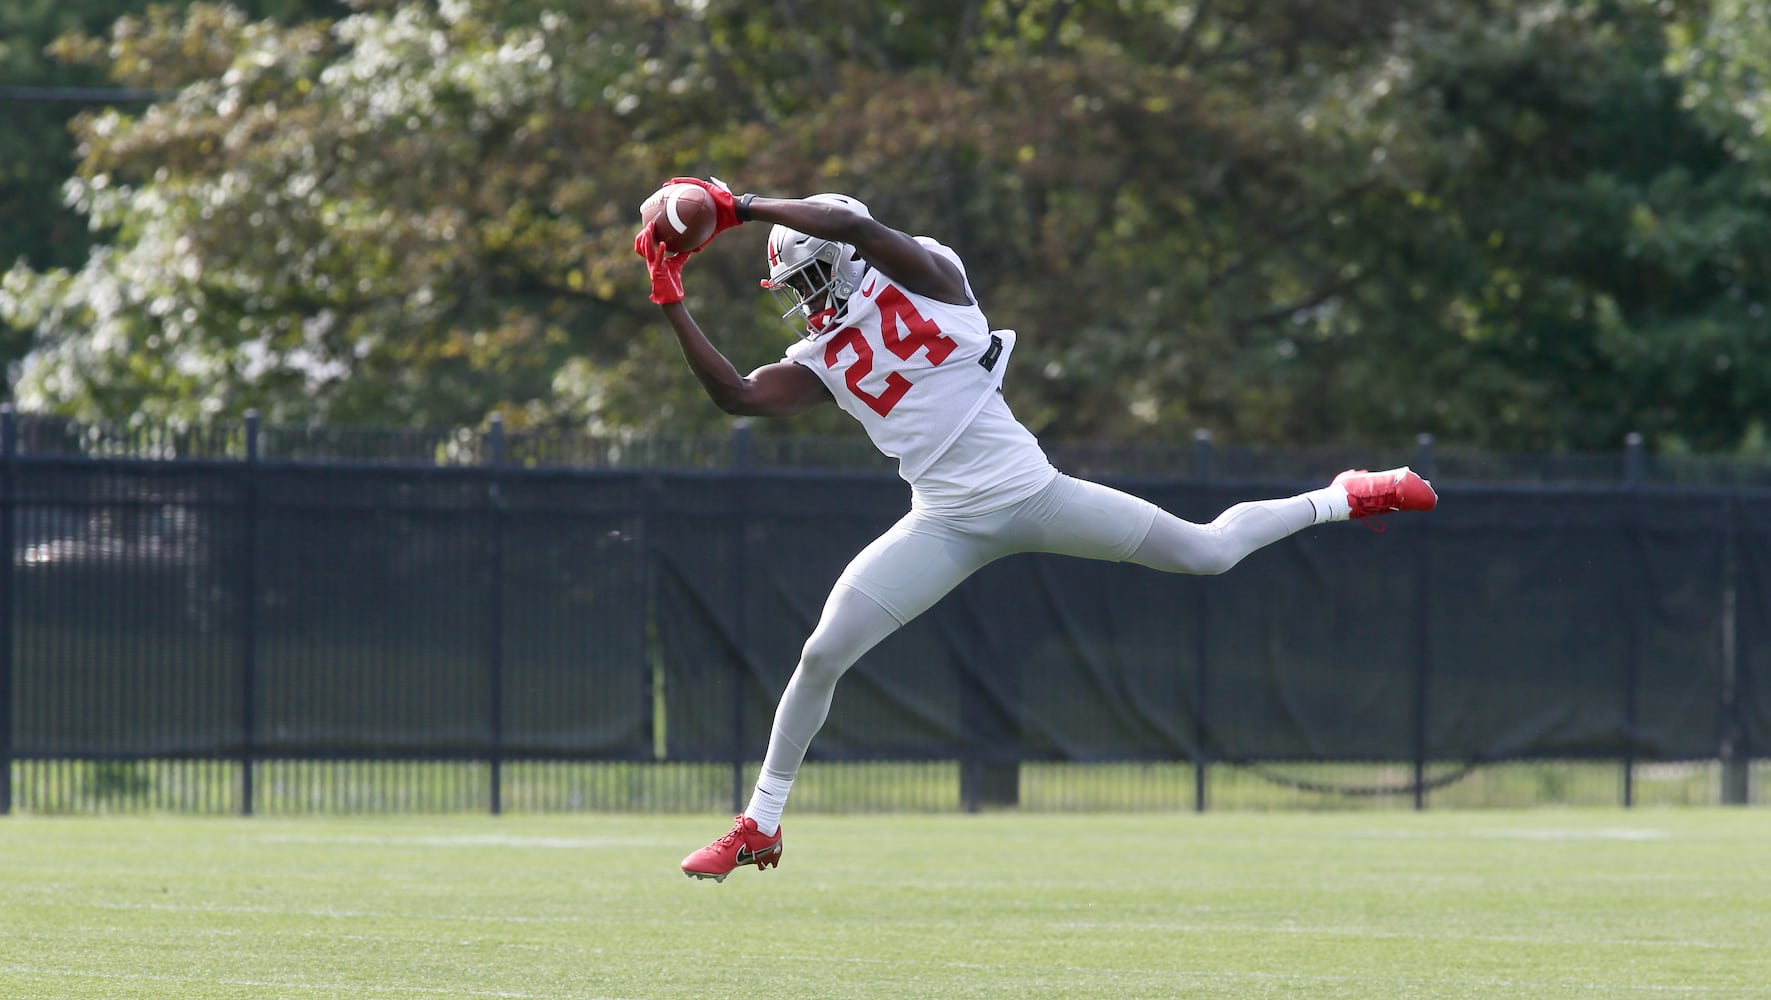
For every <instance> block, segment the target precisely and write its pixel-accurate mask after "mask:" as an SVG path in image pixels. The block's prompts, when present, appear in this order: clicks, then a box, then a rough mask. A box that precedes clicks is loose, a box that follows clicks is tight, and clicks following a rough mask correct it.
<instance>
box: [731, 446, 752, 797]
mask: <svg viewBox="0 0 1771 1000" xmlns="http://www.w3.org/2000/svg"><path fill="white" fill-rule="evenodd" d="M750 464H751V463H750V421H748V420H739V421H738V422H737V423H735V424H734V425H733V426H732V472H733V475H734V478H735V482H734V483H733V484H732V487H733V488H732V496H733V498H734V500H735V507H736V510H735V511H734V513H735V514H736V515H737V516H736V517H735V518H733V523H734V524H735V525H736V535H737V537H736V538H735V539H734V540H733V545H732V567H731V580H732V584H733V586H732V614H733V619H732V643H733V646H734V647H735V649H736V652H737V655H736V656H735V657H734V658H733V660H732V811H733V812H734V813H738V812H743V811H744V806H745V798H746V796H745V792H746V789H745V787H744V755H745V753H746V747H745V745H744V687H745V684H744V681H745V669H744V665H745V660H747V659H748V658H749V656H750V599H749V593H748V590H749V588H748V586H747V585H746V574H747V573H748V572H749V569H748V563H749V561H750V560H749V559H748V558H747V557H746V550H747V549H748V548H749V539H750Z"/></svg>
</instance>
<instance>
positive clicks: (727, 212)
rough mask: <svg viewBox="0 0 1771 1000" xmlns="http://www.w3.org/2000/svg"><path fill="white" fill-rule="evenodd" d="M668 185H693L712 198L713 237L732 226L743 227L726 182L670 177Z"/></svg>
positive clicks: (736, 202)
mask: <svg viewBox="0 0 1771 1000" xmlns="http://www.w3.org/2000/svg"><path fill="white" fill-rule="evenodd" d="M669 183H671V184H693V185H695V186H696V187H698V188H702V189H703V190H705V191H706V192H707V193H708V195H709V196H711V197H712V198H713V212H714V223H713V236H718V235H719V234H721V233H723V232H725V231H726V230H728V229H731V228H732V227H733V226H738V225H743V220H742V219H739V218H738V200H737V199H736V198H733V197H732V189H731V188H729V187H726V182H725V181H722V180H720V179H719V178H718V177H715V178H713V179H712V180H711V181H704V180H702V179H701V178H699V177H672V178H671V179H670V182H669ZM713 236H709V237H708V238H707V243H711V242H713ZM707 243H703V244H701V246H700V247H696V248H695V249H694V250H691V251H689V252H690V253H695V252H697V251H699V250H700V249H701V247H704V246H706V245H707Z"/></svg>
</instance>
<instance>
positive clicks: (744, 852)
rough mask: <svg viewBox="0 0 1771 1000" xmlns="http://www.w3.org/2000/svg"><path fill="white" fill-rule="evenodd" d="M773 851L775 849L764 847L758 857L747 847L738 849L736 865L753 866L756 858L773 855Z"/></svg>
mask: <svg viewBox="0 0 1771 1000" xmlns="http://www.w3.org/2000/svg"><path fill="white" fill-rule="evenodd" d="M775 850H776V849H775V848H774V847H766V848H764V849H763V852H762V854H761V855H758V854H757V853H756V852H755V851H753V850H751V849H750V848H748V847H740V848H738V864H741V865H753V864H755V863H756V859H757V858H758V857H764V856H767V855H770V854H773V853H775Z"/></svg>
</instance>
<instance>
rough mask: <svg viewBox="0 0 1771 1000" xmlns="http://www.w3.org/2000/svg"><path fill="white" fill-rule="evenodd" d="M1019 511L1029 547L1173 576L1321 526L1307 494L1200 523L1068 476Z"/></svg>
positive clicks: (1218, 566) (1231, 561)
mask: <svg viewBox="0 0 1771 1000" xmlns="http://www.w3.org/2000/svg"><path fill="white" fill-rule="evenodd" d="M1019 513H1020V516H1019V517H1018V518H1017V519H1016V523H1015V526H1016V530H1017V531H1020V532H1024V533H1029V534H1030V535H1031V537H1029V538H1027V539H1026V547H1027V548H1029V549H1033V550H1036V551H1042V552H1055V553H1057V554H1059V555H1071V556H1080V557H1082V558H1086V559H1113V560H1118V561H1124V562H1134V563H1137V564H1139V565H1141V566H1148V567H1150V568H1152V569H1158V570H1162V571H1164V572H1167V573H1200V574H1206V573H1222V572H1224V571H1225V570H1227V569H1229V568H1230V567H1231V566H1234V565H1236V563H1238V562H1240V561H1241V560H1242V559H1243V557H1245V556H1247V555H1248V554H1249V553H1250V552H1253V551H1254V550H1256V549H1258V548H1261V547H1262V546H1264V545H1271V544H1272V543H1274V542H1276V541H1278V540H1279V539H1281V538H1284V537H1285V536H1287V535H1290V534H1293V533H1295V532H1298V531H1301V530H1303V529H1304V528H1307V527H1309V526H1310V525H1312V524H1315V523H1317V509H1316V506H1315V505H1314V504H1313V503H1312V501H1311V499H1310V498H1309V497H1308V496H1307V495H1303V496H1295V497H1286V498H1284V499H1277V500H1259V501H1254V502H1250V503H1240V504H1237V505H1236V506H1234V507H1231V508H1230V509H1229V510H1226V511H1224V512H1223V513H1222V514H1220V515H1218V517H1217V518H1216V519H1215V520H1213V521H1212V522H1211V523H1210V524H1198V523H1195V522H1193V521H1188V520H1185V519H1183V518H1180V517H1176V516H1175V515H1173V514H1170V513H1169V512H1167V511H1165V510H1163V509H1162V508H1160V507H1158V506H1156V505H1155V504H1153V503H1151V502H1150V501H1148V500H1145V499H1143V498H1141V497H1135V496H1132V495H1131V494H1129V493H1124V492H1121V491H1120V490H1116V489H1113V488H1112V487H1109V486H1103V485H1101V484H1100V483H1094V482H1090V481H1088V480H1086V479H1075V478H1072V477H1069V476H1059V477H1058V478H1057V479H1056V480H1054V481H1053V482H1052V485H1051V486H1049V487H1047V488H1046V490H1045V491H1044V492H1042V493H1040V494H1039V495H1037V496H1035V497H1033V498H1032V499H1030V500H1028V501H1027V503H1026V504H1025V505H1023V509H1022V510H1021V511H1020V512H1019Z"/></svg>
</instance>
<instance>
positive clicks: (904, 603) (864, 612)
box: [682, 513, 995, 881]
mask: <svg viewBox="0 0 1771 1000" xmlns="http://www.w3.org/2000/svg"><path fill="white" fill-rule="evenodd" d="M993 553H994V543H993V541H992V540H991V539H990V538H988V537H987V536H984V537H979V536H971V535H968V534H967V533H966V532H964V531H958V530H953V529H951V528H950V527H949V526H947V525H946V524H945V523H944V522H941V521H940V520H938V519H931V518H925V517H921V516H919V515H917V514H914V513H913V514H910V515H907V516H906V517H905V518H904V519H903V520H901V521H899V522H898V524H896V525H894V526H893V527H892V529H891V530H889V531H887V532H886V533H885V534H884V535H881V536H880V537H879V538H877V539H875V540H874V541H873V542H872V544H870V545H868V546H867V548H866V549H863V550H862V552H861V554H860V555H858V556H856V557H855V559H854V560H853V561H852V562H851V563H850V564H849V566H848V568H847V569H846V570H845V571H844V572H843V575H842V577H841V578H840V579H839V580H838V581H837V584H836V586H835V587H834V588H833V589H832V590H831V593H830V596H829V597H828V598H827V599H826V600H825V604H824V611H823V614H822V615H821V616H820V617H819V619H818V625H817V627H816V628H814V629H813V630H812V634H811V636H810V637H809V638H808V639H807V640H806V643H805V646H804V648H803V649H802V650H801V651H800V659H799V664H798V666H796V667H795V668H794V671H793V677H792V679H791V680H789V681H788V683H787V689H786V690H785V691H784V692H783V693H782V695H781V701H780V704H779V705H777V706H776V709H775V721H774V724H773V726H772V727H771V729H770V733H769V748H768V752H767V753H766V754H765V755H764V757H763V766H762V771H761V773H760V774H759V775H758V777H757V782H756V786H755V788H754V789H753V790H752V792H751V797H750V802H749V804H748V805H747V806H746V807H745V809H744V812H743V814H741V815H740V816H738V818H737V820H736V821H735V823H734V825H733V827H732V830H731V831H730V832H728V833H727V834H726V835H725V836H724V837H721V838H720V839H719V840H716V841H714V842H713V843H712V844H710V845H708V846H707V847H704V848H702V849H701V850H699V851H696V852H695V853H693V854H691V855H689V856H688V857H687V858H684V859H683V864H682V867H683V871H684V873H686V874H688V875H690V876H694V877H697V878H712V879H715V880H717V881H723V880H724V879H725V877H726V875H727V874H729V873H730V872H731V871H732V870H733V869H734V868H736V867H738V866H739V865H746V864H755V865H756V866H757V867H758V868H766V867H769V866H772V865H774V864H776V863H777V862H778V861H779V860H780V857H781V830H780V819H781V812H782V810H783V809H784V808H785V806H786V804H787V796H788V793H789V792H790V791H791V790H792V788H793V781H794V779H795V778H796V777H797V776H798V774H799V768H800V764H801V763H802V762H803V761H804V760H805V755H806V749H807V748H808V747H809V746H811V742H812V738H813V737H814V736H816V735H817V733H818V730H819V729H821V728H823V725H824V720H825V719H826V718H827V717H828V716H829V714H830V703H831V699H832V698H833V697H834V695H835V692H836V682H837V681H838V680H840V679H841V678H842V675H843V674H845V673H847V672H848V669H849V668H850V667H851V666H853V665H854V664H855V661H857V660H859V659H860V658H861V656H862V655H863V654H864V653H866V652H867V651H868V650H870V649H872V648H873V647H874V646H876V645H878V644H879V642H880V641H881V640H883V639H884V638H885V637H886V636H888V635H890V634H892V633H893V632H894V631H896V630H897V629H898V628H899V627H900V626H902V625H903V624H904V623H905V622H908V621H910V620H911V619H912V618H914V617H916V616H917V615H919V614H921V613H922V612H923V611H925V610H927V609H928V608H929V607H930V606H931V605H933V604H934V603H935V602H936V601H937V600H939V599H940V598H941V596H942V595H944V594H946V593H947V592H948V591H950V590H952V589H953V588H954V587H956V586H958V585H959V583H960V581H962V580H964V579H965V578H966V577H967V576H970V575H971V574H972V573H973V572H974V571H976V570H977V569H978V568H979V567H980V566H983V565H984V564H985V563H986V562H989V561H990V559H992V558H994V557H995V554H993Z"/></svg>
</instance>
